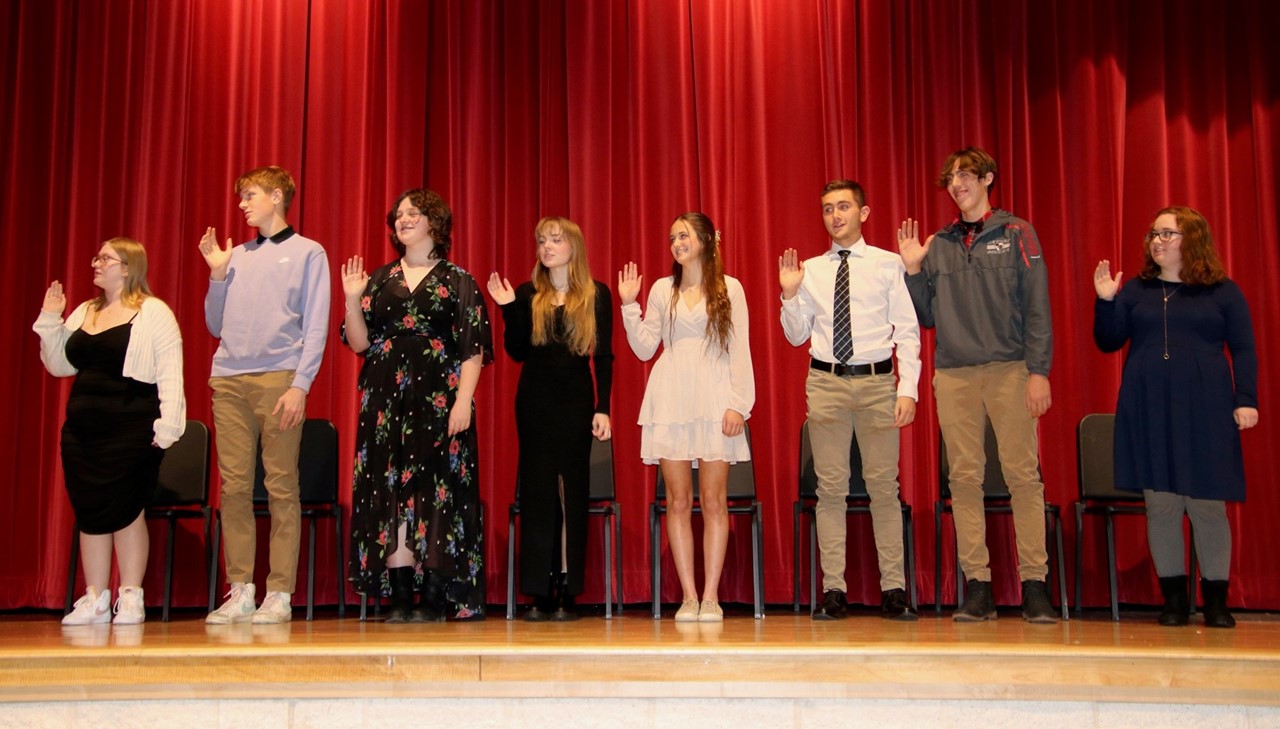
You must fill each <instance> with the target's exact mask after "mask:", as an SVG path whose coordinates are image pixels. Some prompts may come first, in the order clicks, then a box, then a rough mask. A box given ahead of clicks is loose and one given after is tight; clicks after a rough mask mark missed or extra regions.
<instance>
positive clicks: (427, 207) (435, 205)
mask: <svg viewBox="0 0 1280 729" xmlns="http://www.w3.org/2000/svg"><path fill="white" fill-rule="evenodd" d="M405 198H408V199H409V202H411V203H413V206H414V207H415V208H417V209H418V210H420V211H421V212H422V217H423V218H425V219H426V221H427V225H428V226H429V227H430V229H431V240H432V242H433V243H434V244H435V245H434V246H433V247H432V249H431V257H432V258H439V259H441V260H445V261H447V260H449V248H450V247H452V246H453V239H452V238H451V237H450V234H451V233H452V232H453V213H452V212H451V211H450V210H449V206H448V205H447V204H446V203H445V201H444V199H443V198H441V197H440V196H439V195H437V194H436V193H435V191H433V190H428V189H427V188H425V187H415V188H413V189H412V190H405V191H404V192H402V193H400V197H398V198H396V200H395V202H393V203H391V210H389V211H387V227H388V228H390V229H391V247H392V248H394V249H396V253H399V254H400V255H402V256H403V255H404V251H405V248H404V244H403V243H401V242H400V238H399V237H398V236H397V235H396V211H397V210H398V209H399V208H400V203H402V202H404V200H405Z"/></svg>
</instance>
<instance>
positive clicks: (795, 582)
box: [791, 501, 801, 613]
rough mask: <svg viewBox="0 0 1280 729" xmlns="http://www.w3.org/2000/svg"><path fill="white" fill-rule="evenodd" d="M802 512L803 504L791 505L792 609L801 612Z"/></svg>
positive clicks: (797, 502)
mask: <svg viewBox="0 0 1280 729" xmlns="http://www.w3.org/2000/svg"><path fill="white" fill-rule="evenodd" d="M800 511H801V504H800V502H799V501H796V502H795V503H793V504H792V505H791V575H792V577H791V609H792V611H794V612H797V613H798V612H800Z"/></svg>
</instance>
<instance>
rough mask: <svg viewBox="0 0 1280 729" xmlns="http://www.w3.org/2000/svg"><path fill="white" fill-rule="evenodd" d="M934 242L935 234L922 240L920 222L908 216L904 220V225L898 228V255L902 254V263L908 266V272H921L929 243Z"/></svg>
mask: <svg viewBox="0 0 1280 729" xmlns="http://www.w3.org/2000/svg"><path fill="white" fill-rule="evenodd" d="M932 243H933V236H929V238H928V239H927V240H926V241H925V242H924V243H921V242H920V223H919V222H917V221H915V220H912V219H911V218H907V219H906V220H904V221H902V227H900V228H898V255H900V256H902V265H904V266H906V267H907V273H909V274H916V273H920V267H921V265H923V264H924V257H925V256H926V255H928V253H929V245H930V244H932Z"/></svg>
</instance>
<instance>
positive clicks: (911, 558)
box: [902, 508, 920, 611]
mask: <svg viewBox="0 0 1280 729" xmlns="http://www.w3.org/2000/svg"><path fill="white" fill-rule="evenodd" d="M912 527H913V524H912V519H911V510H910V508H903V510H902V532H903V533H902V543H903V544H904V545H906V548H907V554H906V561H907V564H906V568H905V571H906V573H907V575H906V576H907V584H908V585H910V587H911V607H912V609H914V610H917V611H918V610H920V596H919V594H918V592H917V590H916V535H915V529H914V528H912Z"/></svg>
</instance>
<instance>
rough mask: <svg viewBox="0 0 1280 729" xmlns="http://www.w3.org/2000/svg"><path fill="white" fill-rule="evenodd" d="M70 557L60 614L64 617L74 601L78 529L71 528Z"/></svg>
mask: <svg viewBox="0 0 1280 729" xmlns="http://www.w3.org/2000/svg"><path fill="white" fill-rule="evenodd" d="M68 554H69V555H70V556H69V558H68V560H67V594H66V597H65V598H64V602H65V603H66V604H64V605H63V606H62V613H63V614H64V615H65V614H67V613H70V612H71V606H72V605H73V604H75V601H76V572H78V571H80V527H79V526H72V527H71V549H70V550H69V551H68Z"/></svg>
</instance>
